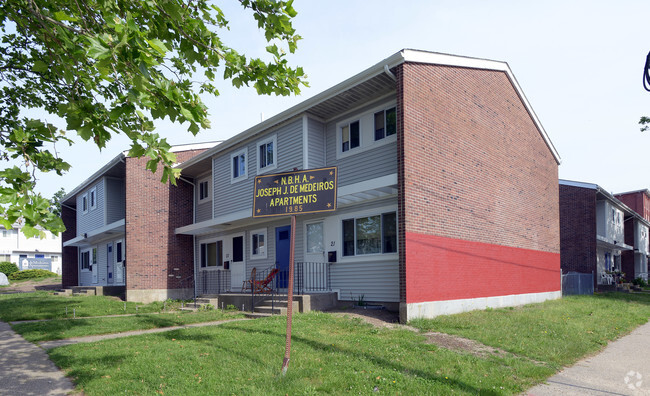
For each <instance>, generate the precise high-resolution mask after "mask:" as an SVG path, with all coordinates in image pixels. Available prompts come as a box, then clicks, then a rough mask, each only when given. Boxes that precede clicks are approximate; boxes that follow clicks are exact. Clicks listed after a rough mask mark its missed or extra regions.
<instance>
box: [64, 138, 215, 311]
mask: <svg viewBox="0 0 650 396" xmlns="http://www.w3.org/2000/svg"><path fill="white" fill-rule="evenodd" d="M212 146H214V143H207V144H193V145H182V146H175V147H172V149H171V151H172V152H174V153H175V154H176V157H177V161H178V162H179V163H182V162H184V161H186V160H188V159H190V158H192V157H194V156H195V155H197V154H200V153H201V152H203V151H204V150H205V149H206V148H209V147H212ZM146 162H147V159H146V158H132V157H129V156H128V155H127V154H126V153H121V154H119V155H118V156H117V157H115V158H114V159H113V160H111V161H110V162H109V163H107V164H106V165H104V166H103V167H102V168H101V169H100V170H99V171H97V172H95V173H94V174H93V175H92V176H91V177H90V178H88V179H87V180H86V181H84V182H83V183H82V184H80V185H79V186H78V187H76V188H75V189H74V190H72V191H71V192H70V193H69V194H68V195H66V196H65V197H64V198H63V200H62V218H63V222H64V224H65V226H66V231H65V232H64V233H63V238H62V241H63V260H62V267H63V274H62V277H63V286H64V287H72V286H101V287H103V288H115V289H118V290H124V291H125V295H126V298H127V300H129V301H143V302H149V301H154V300H164V299H167V298H180V297H190V296H192V295H193V292H194V286H193V271H192V265H193V259H192V238H191V237H188V236H185V235H176V234H175V233H174V229H175V228H177V227H179V226H183V225H187V224H190V223H192V221H193V211H192V209H193V203H192V197H193V195H192V194H193V192H194V190H193V186H192V184H190V183H191V181H190V180H187V179H185V180H183V179H181V180H179V181H178V183H177V186H172V185H171V184H169V183H167V184H162V183H161V182H160V176H159V175H158V174H153V173H151V171H149V170H147V169H145V164H146ZM127 259H128V260H127ZM127 262H128V264H127Z"/></svg>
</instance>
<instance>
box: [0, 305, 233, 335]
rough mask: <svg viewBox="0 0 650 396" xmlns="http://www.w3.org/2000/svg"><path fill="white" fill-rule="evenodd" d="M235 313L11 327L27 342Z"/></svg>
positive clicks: (174, 314) (140, 316)
mask: <svg viewBox="0 0 650 396" xmlns="http://www.w3.org/2000/svg"><path fill="white" fill-rule="evenodd" d="M243 316H244V315H242V314H240V313H238V312H237V311H235V312H228V311H226V313H222V312H221V311H218V310H212V311H199V312H180V311H179V312H171V313H161V314H138V315H137V316H125V317H110V318H83V319H75V320H72V319H55V320H49V321H45V322H33V323H18V324H14V325H13V326H12V327H13V329H14V331H16V332H17V333H19V334H21V335H22V336H23V337H24V338H25V339H26V340H27V341H31V342H41V341H51V340H62V339H65V338H74V337H83V336H88V335H97V334H111V333H122V332H125V331H131V330H146V329H154V328H159V327H172V326H180V325H185V324H191V323H201V322H212V321H216V320H224V319H234V318H241V317H243Z"/></svg>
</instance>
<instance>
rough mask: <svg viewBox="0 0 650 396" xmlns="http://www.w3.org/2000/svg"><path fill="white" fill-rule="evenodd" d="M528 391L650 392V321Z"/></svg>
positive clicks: (545, 394)
mask: <svg viewBox="0 0 650 396" xmlns="http://www.w3.org/2000/svg"><path fill="white" fill-rule="evenodd" d="M524 395H529V396H550V395H553V396H554V395H563V396H574V395H575V396H577V395H592V396H600V395H634V396H636V395H650V322H648V323H646V324H644V325H643V326H640V327H638V328H637V329H636V330H634V331H633V332H632V333H630V334H629V335H627V336H625V337H623V338H620V339H618V340H617V341H614V342H611V343H610V344H609V345H608V346H607V347H606V348H605V350H603V352H601V353H599V354H597V355H595V356H591V357H588V358H586V359H583V360H581V361H579V362H578V363H576V364H575V365H573V366H571V367H569V368H566V369H564V370H562V371H561V372H560V373H558V374H556V375H554V376H553V377H551V378H549V379H548V380H546V383H545V384H542V385H538V386H536V387H534V388H531V389H529V390H528V391H527V392H525V393H524Z"/></svg>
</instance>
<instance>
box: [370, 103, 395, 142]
mask: <svg viewBox="0 0 650 396" xmlns="http://www.w3.org/2000/svg"><path fill="white" fill-rule="evenodd" d="M395 133H397V110H396V108H395V107H391V108H390V109H386V110H382V111H378V112H376V113H375V141H377V140H381V139H383V138H385V137H387V136H391V135H394V134H395Z"/></svg>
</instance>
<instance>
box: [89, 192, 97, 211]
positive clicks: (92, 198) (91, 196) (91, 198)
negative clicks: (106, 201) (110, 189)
mask: <svg viewBox="0 0 650 396" xmlns="http://www.w3.org/2000/svg"><path fill="white" fill-rule="evenodd" d="M88 200H89V201H90V202H89V204H90V210H95V209H97V187H93V188H92V189H90V192H89V193H88Z"/></svg>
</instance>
